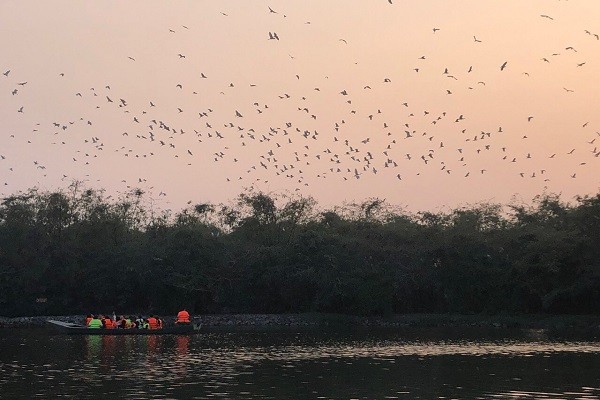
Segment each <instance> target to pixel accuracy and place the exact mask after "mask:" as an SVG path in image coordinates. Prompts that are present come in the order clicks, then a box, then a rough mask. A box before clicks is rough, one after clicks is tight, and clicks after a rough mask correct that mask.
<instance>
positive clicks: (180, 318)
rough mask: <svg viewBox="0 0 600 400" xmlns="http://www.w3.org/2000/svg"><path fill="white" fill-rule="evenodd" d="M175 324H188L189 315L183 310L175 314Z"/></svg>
mask: <svg viewBox="0 0 600 400" xmlns="http://www.w3.org/2000/svg"><path fill="white" fill-rule="evenodd" d="M177 323H178V324H182V323H188V324H189V323H190V313H189V312H187V311H185V310H182V311H179V312H178V313H177Z"/></svg>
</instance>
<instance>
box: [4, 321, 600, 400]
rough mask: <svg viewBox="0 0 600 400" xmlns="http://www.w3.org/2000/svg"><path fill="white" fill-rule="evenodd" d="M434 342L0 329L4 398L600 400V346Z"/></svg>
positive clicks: (509, 340)
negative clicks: (79, 333)
mask: <svg viewBox="0 0 600 400" xmlns="http://www.w3.org/2000/svg"><path fill="white" fill-rule="evenodd" d="M431 333H432V332H427V331H418V332H416V333H415V332H412V333H411V334H401V333H398V332H395V333H390V332H373V331H368V332H362V333H358V334H339V333H317V332H301V333H292V332H284V333H282V332H278V333H275V332H271V333H264V332H263V333H204V334H199V335H193V336H171V335H167V336H64V335H48V334H47V332H46V331H41V330H31V331H28V330H22V331H16V332H15V331H12V332H8V331H7V330H3V331H0V350H1V351H0V386H1V387H2V390H1V391H0V398H7V399H19V398H23V399H25V398H36V397H38V398H45V399H50V398H56V397H73V398H75V397H76V398H79V399H96V398H106V396H109V397H113V396H115V397H118V398H125V399H147V398H156V399H183V398H185V399H188V398H189V399H211V398H224V399H306V398H315V399H353V398H355V399H393V398H404V399H415V398H421V399H430V398H440V399H442V398H448V399H450V398H482V399H499V398H508V399H570V398H573V399H575V398H577V399H592V398H593V399H597V398H600V343H599V342H598V341H596V340H595V339H594V340H587V341H586V340H557V339H552V338H548V337H545V336H544V335H541V336H540V335H531V334H518V335H514V334H510V335H509V334H507V335H505V336H504V337H502V335H498V334H497V333H496V334H494V335H493V337H486V336H485V335H473V334H471V335H464V337H461V335H451V337H450V338H448V337H445V336H446V335H445V334H444V333H441V334H440V333H439V332H438V333H437V334H431ZM474 337H480V339H474ZM5 396H6V397H5Z"/></svg>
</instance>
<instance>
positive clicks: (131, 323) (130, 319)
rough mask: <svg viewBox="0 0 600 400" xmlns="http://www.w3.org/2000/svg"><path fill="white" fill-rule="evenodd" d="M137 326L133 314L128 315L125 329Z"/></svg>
mask: <svg viewBox="0 0 600 400" xmlns="http://www.w3.org/2000/svg"><path fill="white" fill-rule="evenodd" d="M134 328H135V322H133V319H132V318H131V316H128V317H127V318H125V329H134Z"/></svg>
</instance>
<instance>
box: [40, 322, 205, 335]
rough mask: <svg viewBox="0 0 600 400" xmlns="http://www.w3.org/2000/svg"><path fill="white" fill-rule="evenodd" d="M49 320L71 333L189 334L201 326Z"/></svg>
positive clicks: (53, 324)
mask: <svg viewBox="0 0 600 400" xmlns="http://www.w3.org/2000/svg"><path fill="white" fill-rule="evenodd" d="M47 322H48V323H49V324H51V325H52V326H53V327H55V328H56V329H57V330H58V331H59V332H62V333H67V334H70V335H169V334H171V335H189V334H191V333H196V332H198V331H199V330H200V326H199V325H194V324H181V325H173V326H166V327H164V328H162V329H137V328H132V329H104V328H88V327H87V326H85V325H82V324H74V323H72V322H63V321H57V320H54V319H49V320H47Z"/></svg>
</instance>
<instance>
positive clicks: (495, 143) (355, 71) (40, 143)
mask: <svg viewBox="0 0 600 400" xmlns="http://www.w3.org/2000/svg"><path fill="white" fill-rule="evenodd" d="M598 15H600V2H598V1H596V0H569V1H567V0H562V1H560V0H530V1H522V0H503V1H496V0H494V1H491V0H489V1H488V0H461V1H440V0H437V1H433V0H431V1H428V0H391V2H390V1H389V0H369V1H365V0H361V1H359V0H327V1H323V0H303V1H282V0H279V1H266V2H265V1H241V0H219V1H212V0H211V1H203V0H198V1H176V2H166V1H127V2H122V1H102V2H73V1H52V0H50V1H44V2H40V1H22V0H19V1H12V0H4V1H2V2H0V49H2V52H1V55H0V73H1V74H2V75H0V121H2V128H1V129H0V156H1V158H0V197H5V196H9V195H12V194H16V193H18V192H20V191H24V190H27V189H29V188H32V187H38V188H40V189H43V190H64V189H65V188H67V187H68V186H69V184H71V183H72V182H74V181H78V182H79V181H80V182H83V183H84V184H85V186H86V187H91V188H97V189H102V190H105V191H106V193H107V194H108V195H111V196H114V197H115V198H116V197H118V196H119V195H122V194H123V193H126V192H127V191H129V190H132V189H134V188H140V189H142V190H144V191H145V192H147V193H148V195H149V196H151V197H152V198H154V199H155V200H156V202H157V204H158V205H160V206H162V207H163V208H166V209H167V208H168V209H174V210H179V209H182V208H184V207H186V206H187V205H188V204H197V203H206V202H211V203H222V202H223V203H225V202H228V201H231V200H232V199H235V198H236V197H237V196H238V195H239V194H240V193H243V192H245V191H248V190H253V191H255V192H258V191H262V192H264V193H269V194H274V195H278V194H294V195H301V196H312V197H314V198H315V199H316V200H317V202H318V204H319V205H321V206H324V207H328V206H335V205H341V204H343V203H345V202H360V201H363V200H365V199H369V198H380V199H385V200H386V202H388V203H390V204H394V205H397V206H400V207H403V208H405V209H407V210H410V211H419V210H430V211H433V210H440V209H447V208H455V207H461V206H465V205H471V204H476V203H480V202H487V203H503V204H506V203H509V202H512V201H524V202H527V201H531V199H532V198H533V197H534V196H536V195H539V194H543V193H559V194H561V195H562V197H563V199H565V200H566V201H568V200H571V199H573V197H574V196H576V195H586V194H592V195H594V194H597V193H598V190H599V188H600V168H599V165H600V164H599V161H600V156H599V155H600V150H599V149H600V133H599V132H600V114H599V113H598V105H599V104H600V85H599V84H598V81H599V79H600V40H599V38H598V35H599V34H600V20H599V19H598V18H597V17H598ZM190 202H191V203H190Z"/></svg>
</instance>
